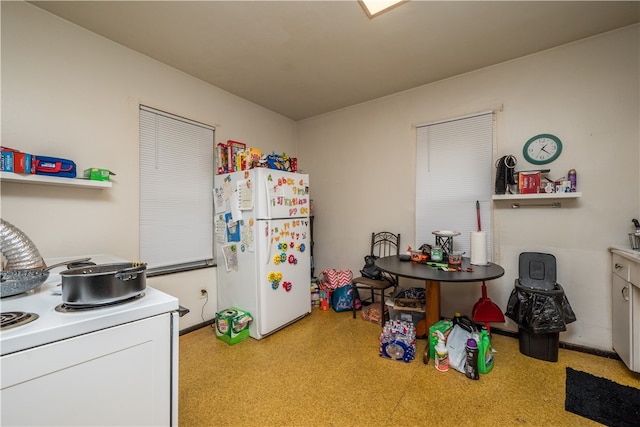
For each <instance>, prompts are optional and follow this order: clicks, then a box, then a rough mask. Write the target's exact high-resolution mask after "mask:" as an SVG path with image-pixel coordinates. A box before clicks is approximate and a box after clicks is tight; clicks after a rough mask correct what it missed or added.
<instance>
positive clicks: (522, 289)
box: [505, 252, 576, 362]
mask: <svg viewBox="0 0 640 427" xmlns="http://www.w3.org/2000/svg"><path fill="white" fill-rule="evenodd" d="M555 261H556V260H555V257H554V256H553V255H550V254H541V253H537V252H523V253H522V254H520V263H519V270H520V277H519V278H518V279H516V280H515V284H514V289H513V291H512V292H511V295H510V297H509V302H508V304H507V311H506V312H505V315H506V316H507V317H509V318H510V319H511V320H513V321H515V322H516V323H518V338H519V342H520V353H522V354H524V355H526V356H530V357H533V358H536V359H540V360H545V361H549V362H557V361H558V347H559V335H560V332H563V331H566V329H567V328H566V325H567V324H569V323H571V322H574V321H575V320H576V316H575V314H574V312H573V309H572V308H571V305H570V304H569V301H568V299H567V297H566V295H565V293H564V289H563V288H562V286H561V285H560V284H559V283H556V262H555Z"/></svg>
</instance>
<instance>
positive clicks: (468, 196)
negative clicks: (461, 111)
mask: <svg viewBox="0 0 640 427" xmlns="http://www.w3.org/2000/svg"><path fill="white" fill-rule="evenodd" d="M493 119H494V115H493V112H487V113H478V114H477V115H472V116H467V117H462V118H458V119H451V120H447V121H442V122H437V123H431V124H424V125H419V126H418V127H417V153H416V155H417V159H416V167H417V170H416V245H417V246H418V247H420V246H421V245H422V244H424V243H428V244H430V245H433V244H434V243H435V235H434V234H433V231H435V230H450V231H458V232H460V233H461V234H460V235H459V236H456V237H454V238H453V248H454V250H460V251H464V252H465V255H464V256H467V257H469V256H470V246H471V243H470V233H471V232H472V231H477V229H478V225H477V216H476V201H479V202H480V217H481V227H482V230H483V231H486V232H487V240H488V243H487V244H488V247H487V252H488V257H489V261H492V254H493V238H492V206H493V205H492V201H491V196H492V194H493V193H492V191H493V188H492V185H491V184H492V182H491V179H492V178H491V177H492V167H493V165H492V152H493V127H494V125H493V121H494V120H493Z"/></svg>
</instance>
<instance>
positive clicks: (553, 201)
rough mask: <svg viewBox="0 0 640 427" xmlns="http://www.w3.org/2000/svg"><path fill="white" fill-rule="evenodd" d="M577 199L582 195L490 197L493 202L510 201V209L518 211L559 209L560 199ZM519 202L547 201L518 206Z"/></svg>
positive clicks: (546, 194) (505, 195)
mask: <svg viewBox="0 0 640 427" xmlns="http://www.w3.org/2000/svg"><path fill="white" fill-rule="evenodd" d="M578 197H582V193H579V192H576V193H535V194H496V195H494V196H492V199H493V200H494V201H499V200H504V201H512V202H513V203H511V207H512V208H513V209H519V208H520V207H552V208H561V207H562V203H561V202H560V200H561V199H577V198H578ZM521 200H535V201H544V200H548V202H545V203H526V204H523V205H520V203H519V201H521Z"/></svg>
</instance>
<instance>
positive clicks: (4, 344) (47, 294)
mask: <svg viewBox="0 0 640 427" xmlns="http://www.w3.org/2000/svg"><path fill="white" fill-rule="evenodd" d="M90 256H91V260H92V261H93V262H95V263H96V264H108V263H114V262H126V261H127V260H124V259H122V258H119V257H114V256H111V255H104V254H98V255H90ZM72 258H73V257H64V258H60V259H47V260H46V262H47V264H49V265H52V264H54V263H55V262H57V261H64V260H65V259H72ZM65 269H66V266H63V267H59V268H54V269H52V270H51V272H50V275H49V278H48V279H47V281H46V282H45V283H44V284H43V285H41V286H40V287H38V288H36V289H34V290H32V291H29V292H26V293H24V294H20V295H15V296H11V297H6V298H2V299H1V300H0V311H1V312H2V313H3V316H4V314H5V313H15V312H22V313H28V314H32V315H35V318H33V319H32V320H31V321H30V322H29V323H23V324H20V325H19V326H14V327H11V328H8V329H6V328H5V327H2V329H0V350H1V354H2V355H3V356H4V355H6V354H9V353H14V352H16V351H21V350H25V349H28V348H32V347H36V346H39V345H43V344H48V343H51V342H55V341H59V340H63V339H67V338H71V337H74V336H77V335H81V334H86V333H89V332H93V331H97V330H100V329H105V328H110V327H113V326H117V325H121V324H124V323H128V322H132V321H135V320H140V319H144V318H147V317H152V316H155V315H158V314H162V313H167V312H170V311H176V310H178V308H179V305H178V300H177V299H176V298H174V297H172V296H170V295H167V294H165V293H163V292H160V291H158V290H156V289H153V288H151V287H149V286H147V287H146V289H145V290H144V293H143V295H139V296H137V297H134V298H133V299H132V300H126V301H125V302H124V303H122V304H114V305H108V306H104V307H100V308H94V309H92V310H73V311H66V310H65V311H62V312H60V311H56V307H57V306H59V305H61V304H62V296H61V295H60V290H61V289H60V286H59V285H60V283H61V280H60V274H59V273H60V272H61V271H63V270H65Z"/></svg>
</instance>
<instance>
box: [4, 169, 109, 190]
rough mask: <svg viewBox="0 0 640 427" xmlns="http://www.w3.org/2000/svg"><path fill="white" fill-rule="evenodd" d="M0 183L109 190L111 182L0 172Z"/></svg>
mask: <svg viewBox="0 0 640 427" xmlns="http://www.w3.org/2000/svg"><path fill="white" fill-rule="evenodd" d="M0 182H3V183H5V182H17V183H21V184H38V185H58V186H64V187H84V188H93V189H97V190H102V189H105V188H111V186H112V184H111V181H93V180H89V179H81V178H61V177H57V176H47V175H22V174H19V173H13V172H0Z"/></svg>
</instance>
